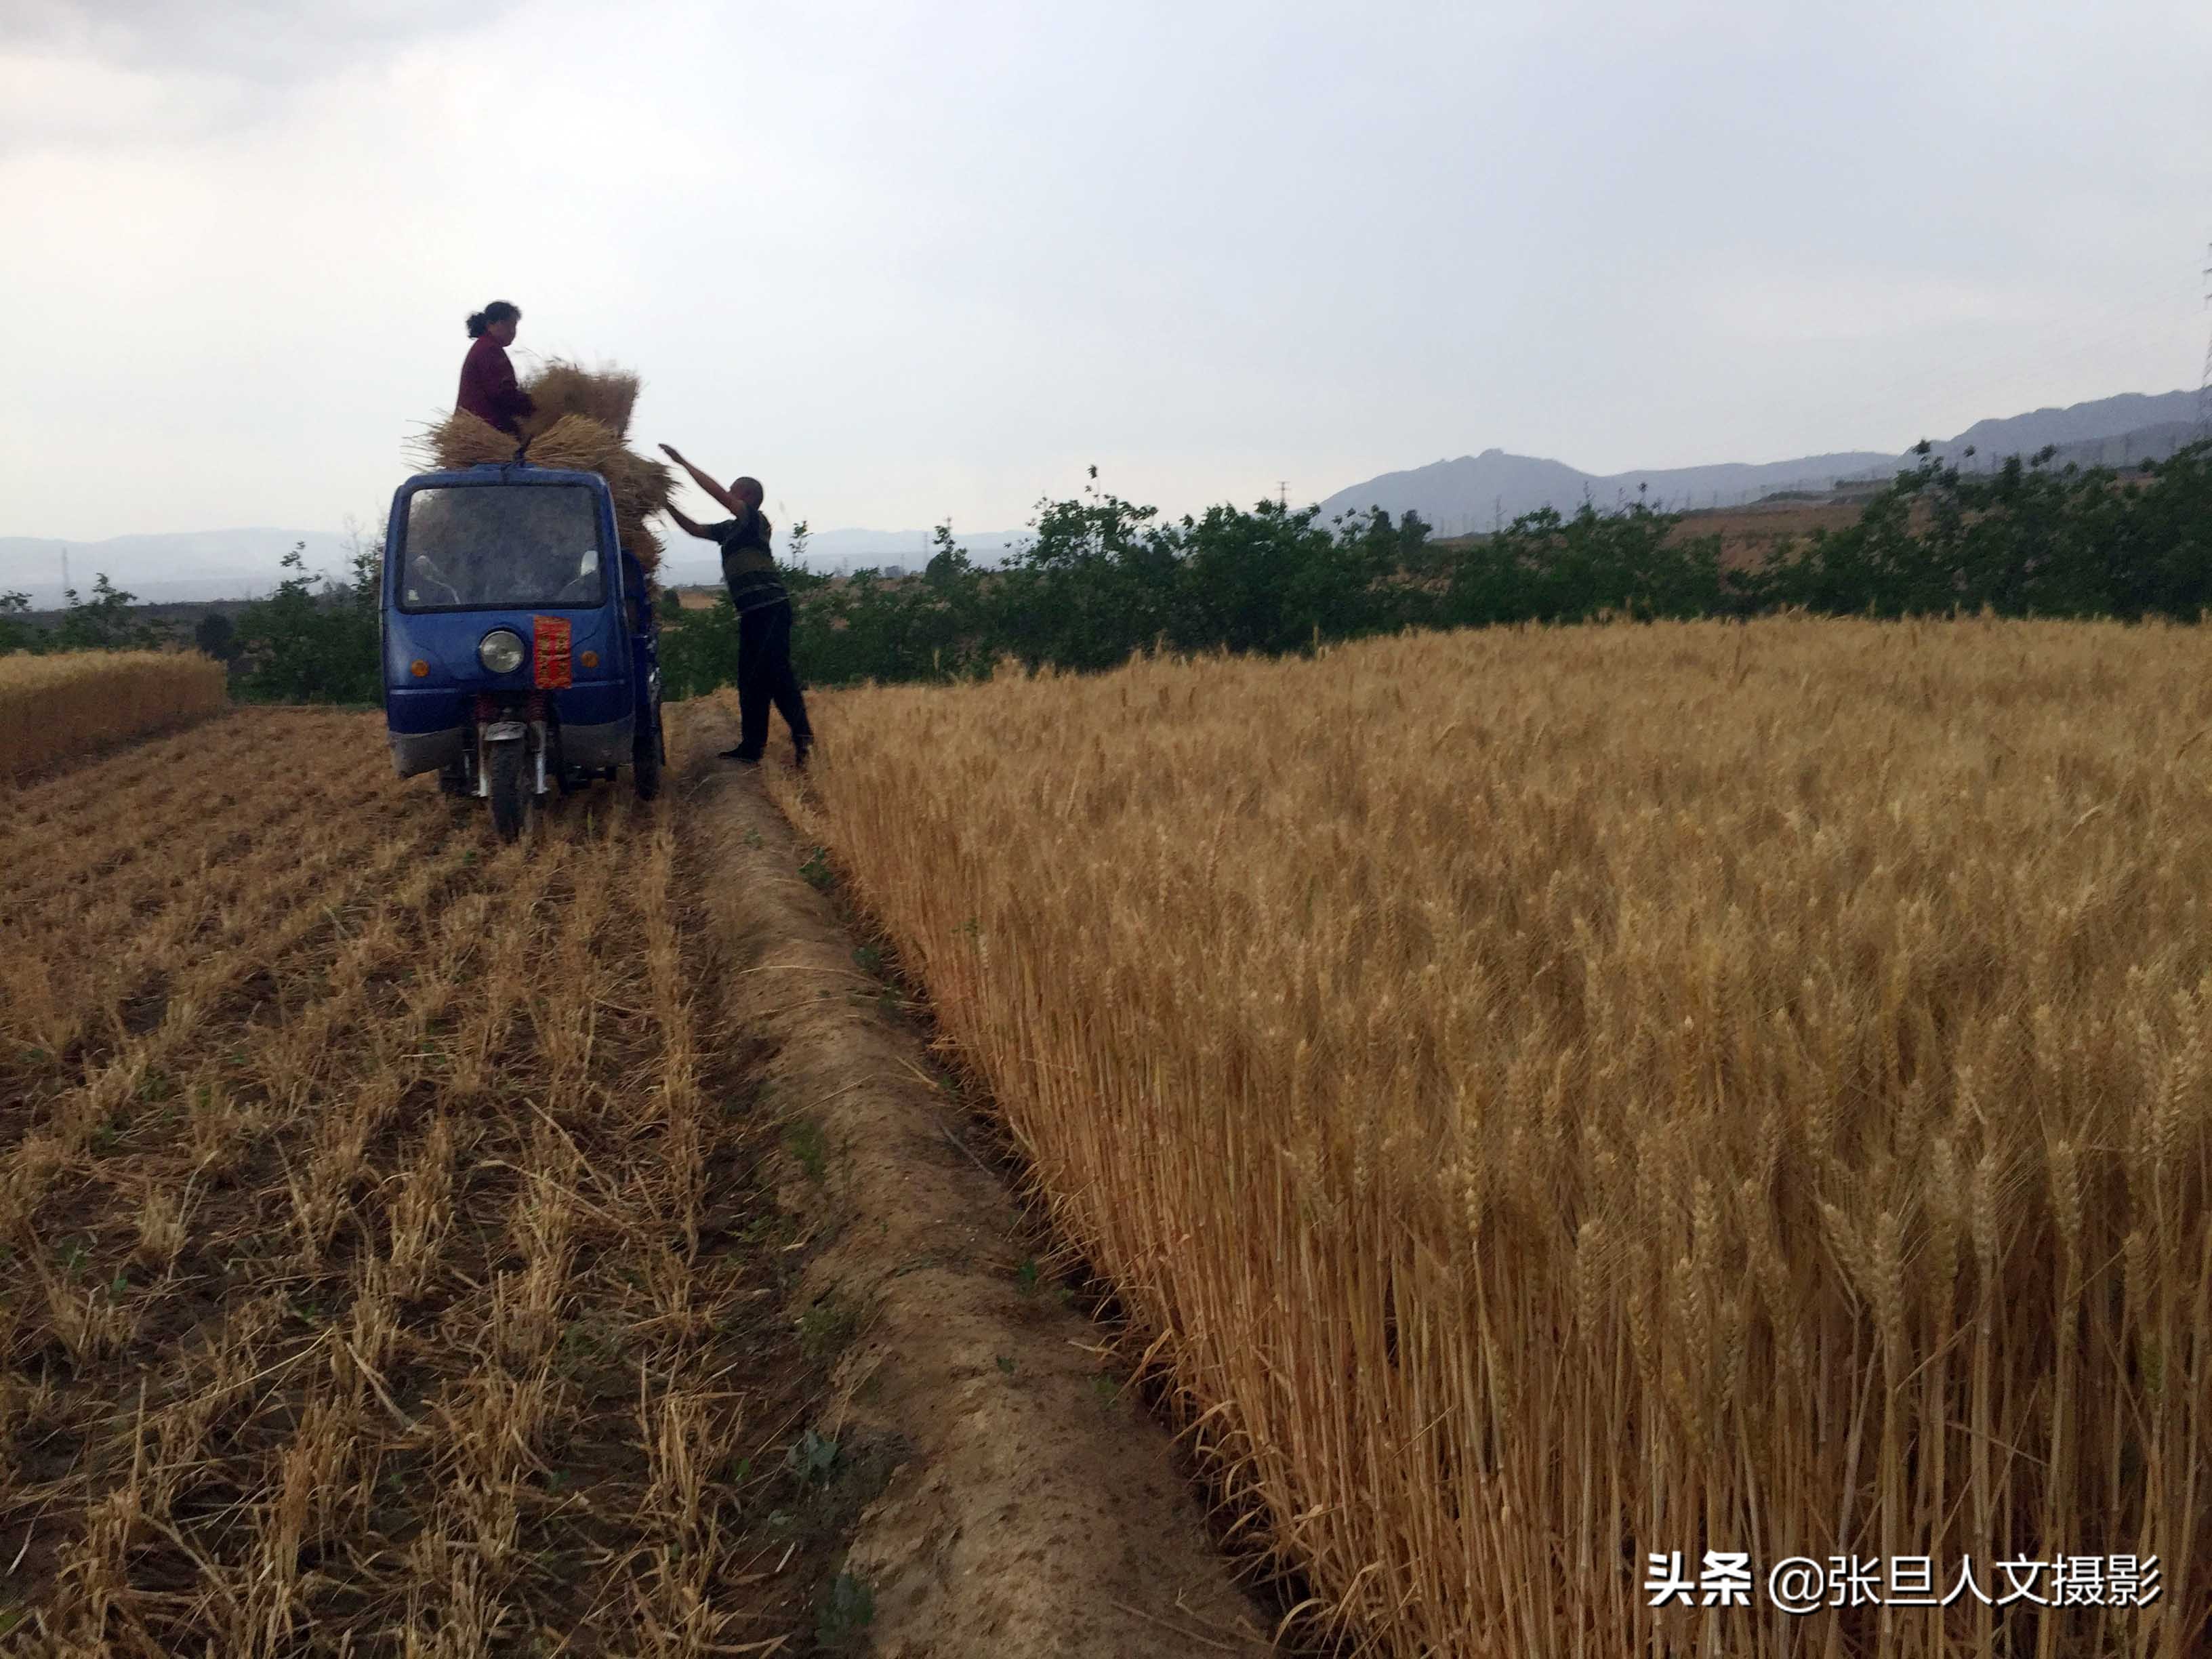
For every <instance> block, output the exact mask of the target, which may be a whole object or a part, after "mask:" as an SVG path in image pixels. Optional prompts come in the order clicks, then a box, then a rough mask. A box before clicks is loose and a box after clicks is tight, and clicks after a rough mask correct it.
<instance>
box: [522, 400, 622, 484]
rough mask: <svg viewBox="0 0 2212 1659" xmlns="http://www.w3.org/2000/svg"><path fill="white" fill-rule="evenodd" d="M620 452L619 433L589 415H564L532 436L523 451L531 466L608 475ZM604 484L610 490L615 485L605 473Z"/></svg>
mask: <svg viewBox="0 0 2212 1659" xmlns="http://www.w3.org/2000/svg"><path fill="white" fill-rule="evenodd" d="M621 452H622V438H621V435H619V434H617V432H616V431H615V430H614V429H613V428H611V427H608V426H605V425H603V424H602V423H601V422H598V421H595V420H593V419H592V417H591V416H588V415H563V416H562V417H561V418H560V419H559V420H557V421H556V422H553V424H552V425H551V426H550V427H547V428H545V430H544V431H543V432H541V433H539V434H538V436H536V437H535V438H532V440H531V441H530V443H529V447H527V448H526V450H525V451H524V452H523V453H524V454H525V455H526V457H527V458H528V459H529V461H530V464H531V465H532V466H557V467H569V468H574V470H576V471H580V472H598V473H601V474H608V469H609V468H610V467H611V466H612V465H614V461H615V458H616V457H617V455H619V454H620V453H621ZM607 484H608V487H609V488H610V489H611V488H612V487H613V485H614V479H613V477H612V476H611V475H608V476H607Z"/></svg>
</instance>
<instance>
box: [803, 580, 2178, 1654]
mask: <svg viewBox="0 0 2212 1659" xmlns="http://www.w3.org/2000/svg"><path fill="white" fill-rule="evenodd" d="M820 701H821V703H822V708H821V711H820V713H819V714H817V724H818V725H819V726H820V727H821V728H822V730H823V732H824V738H823V744H822V747H821V750H820V751H819V758H818V760H817V765H816V767H815V769H813V771H812V773H811V775H810V776H809V778H808V780H807V781H806V782H805V787H804V792H803V793H802V792H801V790H800V789H799V787H798V785H797V783H796V781H794V780H793V779H791V778H790V777H788V776H784V777H781V778H780V779H778V780H777V781H775V785H774V787H775V788H776V789H777V790H778V792H779V794H780V797H781V801H782V804H783V805H785V806H786V808H787V811H790V812H792V813H793V814H794V815H795V817H796V818H797V820H798V821H799V823H800V824H801V825H802V826H803V827H804V828H805V830H806V832H807V833H808V834H809V835H811V836H814V837H815V838H817V839H818V840H819V841H820V842H822V843H823V844H824V845H825V846H826V847H827V848H829V849H830V854H831V858H832V860H833V861H834V863H835V864H836V866H837V867H838V868H839V869H840V870H841V872H842V873H843V874H844V875H845V876H846V877H847V878H848V881H849V883H850V884H851V887H852V889H853V890H854V893H855V896H856V897H857V898H858V900H859V902H860V903H861V904H862V905H864V906H865V907H866V908H867V909H868V910H869V911H870V912H871V913H872V915H873V916H874V917H875V918H876V920H877V921H878V923H879V924H880V926H881V927H882V928H883V929H884V932H885V933H886V935H887V937H888V939H889V940H890V942H891V944H892V945H894V946H895V947H896V951H897V952H898V953H899V957H900V959H901V962H902V968H903V970H904V971H906V972H907V973H908V974H909V975H911V976H912V977H914V978H915V980H917V981H919V982H920V983H921V984H922V985H924V986H926V987H927V992H928V994H929V995H930V997H931V999H932V1001H933V1005H934V1007H935V1012H936V1016H937V1018H938V1019H939V1022H940V1024H941V1027H942V1030H943V1032H944V1035H945V1040H946V1041H947V1042H949V1043H950V1044H951V1045H952V1046H954V1047H955V1048H957V1051H958V1052H959V1053H960V1054H962V1055H963V1057H964V1058H965V1060H966V1061H967V1063H968V1064H969V1066H971V1067H972V1068H973V1069H974V1070H975V1072H977V1073H980V1074H981V1077H982V1078H983V1079H985V1080H986V1081H987V1084H988V1085H989V1087H990V1089H991V1091H993V1093H994V1096H995V1097H996V1099H997V1101H998V1103H999V1105H1000V1109H1002V1110H1003V1112H1004V1113H1005V1115H1006V1118H1007V1120H1008V1121H1009V1122H1010V1124H1011V1127H1012V1130H1013V1132H1014V1133H1015V1134H1016V1135H1017V1136H1018V1139H1019V1140H1020V1142H1021V1145H1022V1146H1023V1147H1024V1149H1025V1151H1026V1152H1027V1153H1028V1155H1029V1157H1030V1160H1031V1161H1032V1164H1033V1169H1034V1173H1035V1177H1036V1182H1037V1183H1038V1188H1039V1191H1040V1193H1041V1194H1042V1195H1043V1197H1045V1198H1046V1199H1047V1200H1049V1202H1050V1204H1051V1206H1052V1208H1053V1210H1054V1213H1055V1214H1056V1216H1057V1218H1059V1220H1060V1223H1061V1224H1062V1225H1063V1226H1064V1228H1065V1230H1066V1233H1067V1234H1068V1235H1069V1236H1071V1237H1073V1239H1074V1240H1076V1241H1077V1242H1078V1243H1079V1245H1080V1246H1081V1248H1082V1249H1083V1250H1084V1251H1085V1253H1086V1254H1087V1255H1088V1257H1089V1259H1090V1260H1091V1262H1092V1263H1093V1264H1094V1265H1095V1266H1096V1267H1097V1269H1098V1270H1099V1271H1100V1272H1101V1273H1103V1275H1104V1276H1105V1277H1107V1278H1108V1279H1110V1280H1111V1281H1112V1282H1113V1283H1114V1284H1115V1285H1116V1286H1118V1287H1119V1289H1120V1291H1121V1294H1122V1297H1123V1299H1124V1302H1125V1304H1126V1305H1127V1308H1128V1309H1129V1310H1130V1313H1131V1316H1132V1318H1133V1322H1134V1326H1135V1328H1136V1332H1137V1334H1138V1337H1139V1340H1141V1341H1144V1342H1147V1343H1150V1344H1151V1345H1152V1358H1153V1359H1154V1362H1155V1363H1156V1364H1160V1365H1163V1366H1164V1367H1165V1368H1166V1369H1167V1370H1169V1371H1170V1373H1171V1375H1172V1378H1173V1380H1174V1383H1175V1384H1176V1389H1177V1391H1178V1394H1179V1397H1180V1399H1181V1401H1182V1410H1183V1413H1184V1415H1185V1418H1186V1420H1187V1421H1188V1422H1189V1423H1190V1424H1191V1425H1194V1428H1193V1432H1194V1436H1195V1437H1196V1438H1197V1439H1198V1441H1199V1442H1200V1443H1201V1444H1203V1445H1204V1446H1205V1447H1206V1449H1208V1452H1209V1455H1210V1457H1211V1460H1212V1464H1213V1467H1214V1468H1215V1470H1216V1472H1217V1474H1218V1475H1219V1476H1220V1477H1221V1479H1222V1480H1224V1481H1225V1484H1226V1486H1227V1487H1228V1488H1229V1489H1230V1491H1231V1492H1232V1493H1233V1494H1234V1495H1235V1496H1236V1498H1237V1500H1239V1501H1240V1502H1241V1504H1243V1506H1244V1508H1243V1513H1244V1514H1245V1516H1246V1519H1247V1522H1248V1524H1247V1526H1246V1528H1245V1535H1246V1536H1248V1537H1250V1538H1258V1539H1261V1540H1262V1541H1264V1542H1265V1544H1266V1546H1267V1547H1268V1548H1269V1549H1271V1550H1272V1551H1273V1553H1275V1554H1276V1555H1277V1557H1278V1558H1279V1559H1280V1560H1282V1561H1283V1562H1285V1563H1286V1564H1288V1565H1293V1566H1296V1567H1297V1568H1299V1569H1302V1570H1303V1571H1304V1572H1305V1573H1306V1574H1307V1575H1308V1576H1309V1578H1310V1585H1311V1589H1312V1594H1313V1595H1314V1596H1315V1598H1316V1601H1315V1604H1314V1609H1313V1610H1317V1611H1319V1612H1321V1613H1324V1614H1325V1615H1326V1616H1327V1617H1328V1618H1329V1619H1331V1620H1335V1621H1338V1622H1340V1624H1342V1625H1343V1626H1345V1627H1346V1629H1348V1630H1352V1631H1356V1632H1364V1633H1365V1634H1366V1635H1368V1636H1369V1637H1371V1638H1373V1639H1374V1640H1375V1642H1376V1644H1377V1648H1378V1650H1382V1651H1387V1652H1389V1653H1392V1654H1401V1655H1414V1654H1422V1653H1431V1652H1433V1653H1440V1654H1441V1653H1449V1654H1459V1655H1491V1654H1504V1653H1512V1654H1519V1655H1529V1656H1553V1655H1559V1656H1565V1655H1575V1656H1592V1659H1596V1656H1606V1659H1612V1656H1619V1655H1621V1654H1625V1653H1631V1652H1668V1653H1680V1654H1690V1653H1700V1654H1713V1653H1727V1654H1729V1655H1778V1654H1793V1655H1795V1654H1825V1655H1854V1656H1874V1655H1881V1656H1936V1655H1957V1656H1965V1655H1971V1654H1996V1655H2008V1656H2028V1655H2035V1656H2039V1659H2049V1656H2053V1655H2068V1656H2076V1655H2079V1656H2087V1655H2100V1656H2102V1655H2134V1656H2146V1659H2148V1656H2160V1659H2185V1656H2189V1655H2193V1654H2198V1653H2202V1652H2203V1651H2205V1650H2206V1648H2205V1644H2206V1643H2207V1640H2208V1635H2207V1618H2208V1613H2212V1212H2208V1205H2207V1194H2208V1184H2212V1070H2208V1049H2207V1044H2208V1040H2212V1006H2208V996H2212V929H2208V926H2207V923H2208V920H2212V917H2208V911H2207V905H2208V899H2207V896H2208V894H2212V742H2208V741H2205V740H2204V739H2205V738H2206V736H2207V733H2208V731H2212V681H2208V680H2207V678H2206V676H2205V673H2204V646H2203V635H2201V634H2200V633H2198V632H2197V631H2196V630H2193V629H2179V628H2159V627H2153V628H2145V629H2123V628H2120V627H2118V626H2101V625H2098V626H2085V625H2076V624H2040V623H1996V622H1971V621H1970V622H1960V623H1946V624H1922V625H1898V626H1891V625H1877V624H1874V623H1814V622H1809V621H1804V620H1794V619H1778V620H1773V621H1766V622H1761V623H1755V624H1753V625H1751V626H1748V627H1741V626H1727V625H1723V624H1717V623H1715V624H1696V625H1660V626H1652V627H1619V628H1613V629H1575V630H1565V631H1546V630H1527V629H1523V630H1495V631H1491V632H1486V633H1481V634H1473V635H1468V634H1461V635H1430V636H1425V637H1419V638H1414V637H1407V638H1404V639H1397V640H1389V641H1372V642H1369V643H1366V644H1363V645H1359V646H1356V647H1346V648H1341V649H1337V650H1332V651H1329V652H1327V653H1324V654H1323V655H1322V657H1321V658H1320V659H1319V660H1315V661H1285V662H1275V663H1269V662H1259V661H1250V660H1231V659H1201V660H1199V661H1196V662H1192V663H1184V664H1171V663H1166V662H1152V663H1141V664H1137V665H1132V666H1131V667H1129V668H1127V669H1126V670H1124V671H1120V672H1117V673H1115V674H1111V675H1107V676H1103V677H1098V678H1085V679H1076V678H1060V677H1054V676H1049V675H1047V676H1042V677H1037V678H1022V677H1021V676H1019V675H1018V674H1017V675H1012V676H1008V675H1002V676H1001V677H1000V678H998V679H996V680H994V682H992V683H990V684H985V685H981V686H976V687H972V688H963V689H957V690H949V691H948V690H922V689H884V688H872V689H869V690H862V691H856V692H849V693H846V694H842V695H836V696H825V697H823V698H822V699H821V700H820ZM1708 1552H1714V1553H1740V1554H1741V1555H1743V1556H1744V1557H1745V1558H1746V1560H1745V1562H1744V1563H1743V1564H1742V1565H1744V1567H1745V1568H1746V1570H1747V1576H1748V1578H1749V1583H1750V1586H1751V1588H1752V1590H1753V1594H1752V1595H1750V1596H1749V1597H1748V1598H1747V1604H1746V1605H1730V1598H1729V1596H1728V1595H1725V1594H1721V1595H1718V1596H1717V1597H1716V1595H1714V1593H1713V1592H1714V1584H1713V1582H1712V1580H1713V1579H1714V1578H1715V1577H1721V1576H1724V1574H1723V1573H1721V1572H1720V1571H1719V1570H1718V1569H1716V1568H1715V1567H1714V1566H1713V1564H1711V1563H1710V1562H1708V1560H1707V1559H1706V1558H1707V1553H1708ZM1655 1554H1656V1555H1657V1556H1659V1557H1661V1559H1662V1563H1663V1564H1664V1565H1665V1566H1666V1568H1667V1569H1668V1576H1670V1577H1671V1576H1676V1575H1674V1572H1673V1569H1674V1556H1675V1555H1677V1554H1679V1556H1680V1561H1681V1563H1682V1564H1684V1571H1686V1575H1687V1576H1688V1577H1689V1578H1690V1580H1691V1581H1692V1584H1693V1585H1695V1586H1700V1587H1701V1588H1699V1589H1698V1592H1697V1593H1695V1594H1692V1595H1689V1596H1688V1597H1687V1600H1688V1601H1690V1602H1691V1603H1692V1605H1684V1604H1683V1601H1684V1598H1683V1597H1681V1596H1679V1595H1677V1596H1674V1597H1673V1598H1672V1599H1670V1600H1669V1601H1668V1605H1666V1606H1665V1607H1653V1606H1652V1605H1651V1603H1652V1602H1653V1601H1654V1600H1656V1596H1657V1595H1659V1594H1661V1593H1664V1583H1665V1580H1664V1578H1663V1577H1660V1576H1659V1575H1656V1574H1655V1572H1654V1569H1653V1567H1652V1565H1651V1557H1652V1556H1654V1555H1655ZM1796 1557H1803V1558H1811V1559H1813V1560H1814V1561H1815V1562H1816V1563H1819V1564H1820V1565H1821V1566H1822V1568H1823V1571H1824V1572H1825V1573H1826V1575H1827V1577H1826V1580H1825V1582H1824V1584H1823V1585H1822V1586H1820V1587H1816V1589H1818V1594H1817V1595H1815V1596H1814V1601H1813V1606H1812V1610H1811V1611H1809V1612H1808V1613H1805V1614H1804V1615H1803V1616H1797V1615H1796V1614H1793V1613H1790V1612H1787V1611H1784V1610H1783V1609H1782V1608H1781V1607H1778V1605H1777V1596H1776V1593H1775V1592H1774V1590H1773V1589H1772V1586H1771V1580H1770V1577H1769V1574H1770V1573H1771V1571H1772V1570H1773V1569H1774V1568H1775V1567H1776V1566H1777V1565H1780V1564H1783V1563H1784V1562H1785V1561H1787V1560H1788V1559H1789V1558H1796ZM2153 1557H2155V1558H2156V1565H2155V1567H2154V1566H2153V1565H2151V1564H2150V1562H2149V1558H2153ZM2127 1558H2135V1559H2133V1561H2132V1562H2130V1560H2129V1559H2127ZM2052 1561H2058V1562H2059V1563H2060V1565H2058V1566H2057V1567H2055V1568H2052V1567H2049V1566H2047V1565H2033V1566H2031V1565H2026V1564H2047V1563H2051V1562H2052ZM2004 1563H2010V1564H2012V1567H2011V1570H2010V1571H2002V1570H2000V1564H2004ZM1862 1564H1875V1565H1873V1567H1872V1571H1874V1573H1875V1581H1874V1582H1873V1583H1871V1585H1869V1584H1867V1583H1864V1582H1863V1574H1864V1572H1865V1571H1867V1570H1868V1569H1867V1568H1866V1567H1864V1566H1863V1565H1862ZM1722 1565H1723V1567H1726V1566H1728V1565H1730V1564H1726V1563H1723V1564H1722ZM1900 1565H1901V1568H1902V1570H1901V1571H1900ZM2092 1568H2094V1575H2093V1574H2092ZM1962 1575H1963V1581H1964V1582H1963V1583H1962V1582H1961V1579H1962ZM1855 1576H1856V1577H1858V1578H1859V1579H1860V1581H1861V1582H1859V1583H1854V1577H1855ZM1923 1576H1924V1577H1927V1578H1929V1580H1930V1581H1931V1583H1932V1589H1929V1590H1927V1591H1925V1592H1923V1591H1921V1589H1920V1579H1921V1578H1922V1577H1923ZM2023 1580H2024V1581H2025V1589H2022V1583H2023ZM1654 1583H1658V1584H1659V1585H1660V1589H1658V1590H1654V1589H1652V1588H1651V1587H1652V1585H1653V1584H1654ZM1797 1583H1798V1586H1799V1589H1801V1590H1802V1580H1800V1581H1797ZM1946 1589H1949V1590H1950V1592H1951V1594H1950V1595H1945V1591H1946ZM1869 1590H1870V1591H1871V1594H1869V1593H1867V1592H1868V1591H1869ZM1788 1593H1791V1592H1789V1591H1788V1590H1787V1588H1786V1587H1785V1594H1788ZM1908 1593H1910V1594H1908ZM1916 1595H1917V1600H1918V1601H1919V1603H1920V1604H1918V1605H1911V1604H1909V1603H1911V1601H1913V1600H1914V1598H1915V1596H1916ZM1798 1599H1802V1595H1799V1597H1798ZM1929 1602H1934V1603H1936V1605H1927V1603H1929ZM1997 1602H2002V1603H2004V1605H2002V1606H1997V1605H1993V1604H1995V1603H1997ZM2045 1603H2050V1604H2052V1605H2044V1604H2045Z"/></svg>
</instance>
